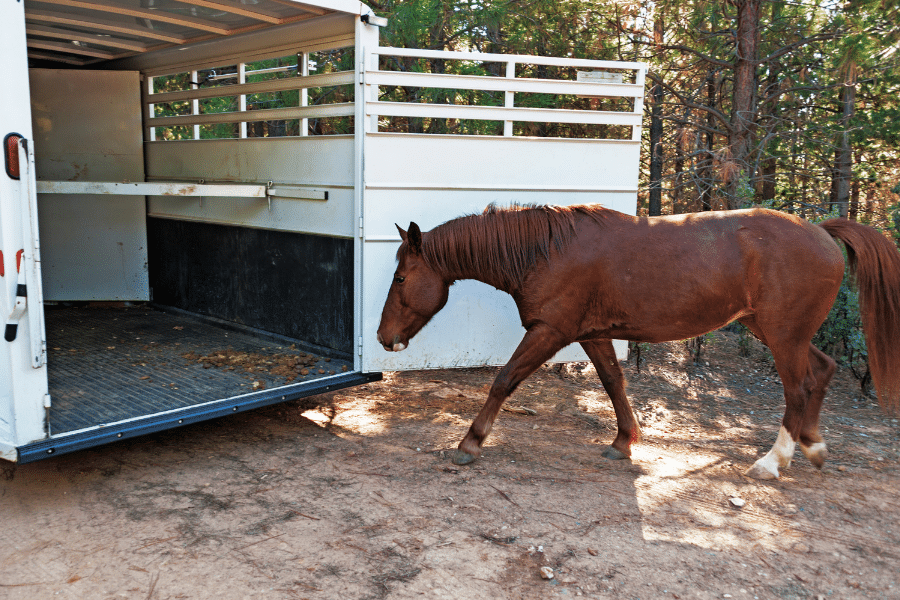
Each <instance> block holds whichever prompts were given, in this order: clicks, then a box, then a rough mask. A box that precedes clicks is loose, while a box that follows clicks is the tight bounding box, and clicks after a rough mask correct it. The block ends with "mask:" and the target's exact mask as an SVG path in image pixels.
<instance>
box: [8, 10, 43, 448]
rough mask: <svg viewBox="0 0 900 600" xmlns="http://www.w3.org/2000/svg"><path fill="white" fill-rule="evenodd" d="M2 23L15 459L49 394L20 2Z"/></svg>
mask: <svg viewBox="0 0 900 600" xmlns="http://www.w3.org/2000/svg"><path fill="white" fill-rule="evenodd" d="M0 21H2V22H3V24H4V27H3V30H2V31H3V34H2V35H0V56H2V57H3V87H2V93H0V139H2V141H3V149H2V151H3V157H2V159H0V162H2V166H0V319H2V321H0V329H2V330H3V338H2V339H0V458H2V459H6V460H15V459H16V447H17V446H19V445H21V444H23V443H27V442H30V441H32V440H36V439H40V438H42V437H44V436H45V435H46V429H45V416H46V409H45V406H46V403H47V402H48V400H49V397H48V396H47V368H46V343H45V342H44V323H43V309H42V299H41V263H40V243H39V236H38V226H37V204H36V202H37V198H36V194H35V180H34V143H33V140H32V133H31V132H32V128H31V110H30V106H29V102H28V68H27V66H28V65H27V57H26V49H25V19H24V16H23V7H22V4H21V3H18V2H4V3H3V4H2V5H0Z"/></svg>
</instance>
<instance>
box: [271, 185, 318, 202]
mask: <svg viewBox="0 0 900 600" xmlns="http://www.w3.org/2000/svg"><path fill="white" fill-rule="evenodd" d="M269 197H272V198H302V199H304V200H328V190H323V189H318V188H306V187H296V186H290V185H288V184H277V185H273V186H272V187H270V188H269Z"/></svg>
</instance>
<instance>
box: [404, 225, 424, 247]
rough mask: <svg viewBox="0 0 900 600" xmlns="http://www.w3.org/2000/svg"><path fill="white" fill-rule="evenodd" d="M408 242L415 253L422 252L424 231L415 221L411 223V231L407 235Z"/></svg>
mask: <svg viewBox="0 0 900 600" xmlns="http://www.w3.org/2000/svg"><path fill="white" fill-rule="evenodd" d="M406 242H407V243H408V244H409V249H410V250H412V251H413V253H415V254H421V253H422V231H421V230H420V229H419V226H418V225H416V224H415V223H410V224H409V233H407V235H406Z"/></svg>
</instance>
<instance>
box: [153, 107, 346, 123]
mask: <svg viewBox="0 0 900 600" xmlns="http://www.w3.org/2000/svg"><path fill="white" fill-rule="evenodd" d="M353 107H354V105H353V103H352V102H343V103H339V104H324V105H321V106H295V107H291V108H267V109H264V110H248V111H245V112H238V111H235V112H226V113H213V114H209V115H181V116H177V117H154V118H151V119H147V121H146V123H145V125H146V126H147V127H177V126H179V125H211V124H215V123H243V122H250V121H278V120H284V119H314V118H327V117H348V116H352V115H353V110H354V108H353Z"/></svg>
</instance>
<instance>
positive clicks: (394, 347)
mask: <svg viewBox="0 0 900 600" xmlns="http://www.w3.org/2000/svg"><path fill="white" fill-rule="evenodd" d="M378 343H379V344H381V345H382V346H384V349H385V350H387V351H388V352H400V351H401V350H406V344H404V343H403V342H401V341H400V335H399V334H397V335H395V336H394V340H393V343H392V344H387V343H385V341H384V339H383V338H382V337H381V334H380V333H379V334H378Z"/></svg>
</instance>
